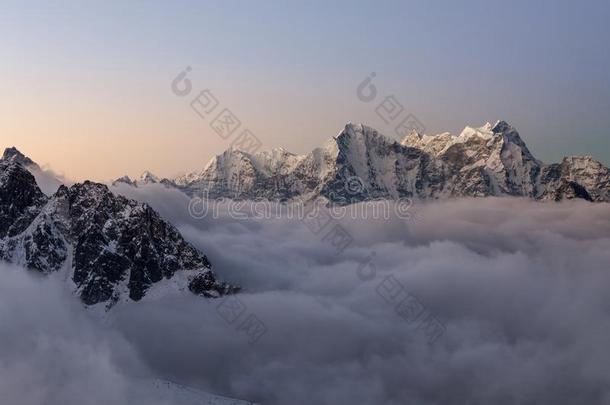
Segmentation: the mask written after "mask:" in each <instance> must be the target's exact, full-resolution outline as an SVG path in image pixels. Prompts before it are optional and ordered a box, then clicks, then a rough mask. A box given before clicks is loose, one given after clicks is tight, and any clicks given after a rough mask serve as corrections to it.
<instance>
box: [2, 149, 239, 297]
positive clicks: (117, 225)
mask: <svg viewBox="0 0 610 405" xmlns="http://www.w3.org/2000/svg"><path fill="white" fill-rule="evenodd" d="M5 156H6V153H5ZM12 156H16V155H12ZM0 214H1V216H0V259H2V260H5V261H9V262H13V263H16V264H21V265H24V266H25V267H27V268H29V269H32V270H36V271H38V272H41V273H52V272H57V271H60V270H62V269H64V270H65V271H67V272H69V276H70V277H69V278H70V280H71V281H72V282H73V284H74V288H75V290H76V293H77V294H78V295H79V297H80V298H81V299H82V301H83V302H84V303H85V304H87V305H94V304H99V303H105V304H106V306H107V307H110V306H112V305H113V304H114V303H116V302H117V301H119V300H127V299H130V300H133V301H139V300H141V299H142V298H143V297H144V296H145V295H146V293H147V291H148V290H149V289H150V288H151V287H153V286H157V285H159V284H160V283H163V282H164V281H167V280H170V279H173V278H175V277H182V278H184V281H185V287H188V288H189V289H190V290H191V291H192V292H194V293H196V294H199V295H203V296H207V297H218V296H220V295H224V294H230V293H234V292H236V291H237V288H235V287H233V286H230V285H228V284H226V283H221V282H219V281H217V279H216V276H215V274H214V273H213V272H212V271H211V265H210V262H209V261H208V259H207V257H206V256H205V255H203V254H201V253H200V252H199V251H197V249H195V248H194V247H193V246H191V245H190V244H189V243H187V242H186V241H185V240H184V239H183V238H182V236H181V235H180V233H179V232H178V231H177V230H176V229H175V228H174V227H173V226H172V225H171V224H169V223H167V222H166V221H164V220H163V219H162V218H161V217H160V216H159V215H158V214H157V213H156V212H155V211H154V210H153V209H152V208H151V207H150V206H148V205H147V204H143V203H139V202H137V201H134V200H129V199H127V198H125V197H122V196H117V195H114V194H113V193H111V192H110V190H109V189H108V187H107V186H105V185H103V184H98V183H93V182H90V181H86V182H84V183H81V184H75V185H73V186H71V187H69V188H68V187H66V186H61V187H60V188H59V190H58V191H57V192H56V193H55V194H54V195H53V196H51V197H47V196H45V195H44V194H43V193H42V192H41V191H40V189H39V188H38V186H37V185H36V181H35V179H34V177H33V175H32V174H31V173H30V172H29V171H28V170H27V169H26V168H25V167H23V165H22V164H21V162H20V161H19V160H17V159H13V158H10V159H6V160H4V159H3V160H0Z"/></svg>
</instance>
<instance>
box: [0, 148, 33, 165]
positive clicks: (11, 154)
mask: <svg viewBox="0 0 610 405" xmlns="http://www.w3.org/2000/svg"><path fill="white" fill-rule="evenodd" d="M1 160H4V161H7V162H8V161H12V162H18V163H20V164H21V165H23V166H24V167H32V168H38V169H39V168H40V167H39V166H38V164H36V163H35V162H34V161H33V160H32V159H30V158H29V157H27V156H25V155H24V154H23V153H21V152H20V151H19V150H18V149H17V148H16V147H14V146H13V147H10V148H6V149H5V150H4V153H3V154H2V159H1Z"/></svg>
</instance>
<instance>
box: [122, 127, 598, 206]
mask: <svg viewBox="0 0 610 405" xmlns="http://www.w3.org/2000/svg"><path fill="white" fill-rule="evenodd" d="M145 173H148V172H145ZM148 174H149V175H150V173H148ZM147 177H148V178H150V177H151V176H147ZM152 177H154V178H156V177H155V176H152ZM156 179H157V181H147V182H143V181H132V180H131V179H129V178H128V177H127V178H126V179H125V178H123V180H121V179H117V180H116V181H115V182H113V184H115V185H116V184H118V183H120V182H123V183H126V184H130V185H135V186H137V185H144V184H150V183H161V184H164V185H166V186H168V187H173V188H176V189H178V190H180V191H182V192H184V193H186V194H187V195H189V196H192V197H193V196H199V197H200V196H201V195H202V194H206V195H207V196H208V197H209V198H238V199H261V198H262V199H267V200H273V201H287V200H294V199H304V200H312V199H315V198H319V197H323V198H325V199H327V200H328V201H329V202H331V203H337V204H351V203H355V202H360V201H367V200H375V199H398V198H413V199H418V200H435V199H446V198H459V197H486V196H520V197H527V198H532V199H536V200H553V201H560V200H562V199H571V198H582V199H586V200H589V201H595V202H602V201H603V202H608V201H610V170H609V169H608V168H607V167H605V166H604V165H603V164H601V163H600V162H598V161H596V160H594V159H593V158H592V157H591V156H568V157H565V158H564V159H563V160H562V161H561V162H560V163H550V164H547V163H543V162H542V161H540V160H538V159H537V158H536V157H534V156H533V154H532V153H531V152H530V150H529V149H528V147H527V145H526V143H525V142H524V141H523V139H522V138H521V136H520V134H519V132H518V131H517V130H516V129H515V128H514V127H512V126H511V125H510V124H508V123H507V122H505V121H497V122H496V123H495V124H493V125H492V124H490V123H486V124H484V125H483V126H481V127H468V126H467V127H466V128H464V130H463V131H462V132H461V133H460V134H459V135H452V134H450V133H448V132H445V133H441V134H438V135H434V136H431V135H425V134H419V133H417V132H411V133H409V134H407V135H406V136H405V137H404V138H403V139H402V140H401V141H400V142H398V141H396V140H394V139H391V138H388V137H386V136H384V135H383V134H381V133H380V132H378V131H377V130H375V129H374V128H371V127H368V126H366V125H363V124H352V123H348V124H346V125H345V127H344V128H343V130H342V131H341V132H340V133H339V134H338V135H337V136H336V137H332V138H331V139H329V140H328V141H327V142H326V143H325V144H324V145H323V146H321V147H319V148H315V149H314V150H312V151H311V152H310V153H308V154H304V155H296V154H293V153H290V152H288V151H285V150H284V149H282V148H276V149H273V150H271V151H266V152H259V153H255V154H252V153H249V152H248V151H243V150H239V149H235V148H229V149H227V150H226V151H225V152H223V153H222V154H220V155H217V156H215V157H213V158H212V159H211V160H210V161H209V162H208V164H206V165H205V166H204V168H203V169H202V170H198V171H194V172H192V173H188V174H186V175H183V176H179V177H176V178H173V179H161V180H158V178H156Z"/></svg>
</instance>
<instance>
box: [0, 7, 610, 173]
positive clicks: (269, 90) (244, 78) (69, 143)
mask: <svg viewBox="0 0 610 405" xmlns="http://www.w3.org/2000/svg"><path fill="white" fill-rule="evenodd" d="M49 3H52V4H49ZM608 21H610V2H608V1H588V2H581V3H576V2H563V1H553V2H552V1H538V2H525V1H514V2H505V1H503V2H500V1H469V2H459V4H458V2H449V1H443V2H441V1H436V2H433V1H376V2H373V1H369V2H367V1H349V2H348V1H332V2H322V1H309V2H280V1H233V2H220V1H209V2H208V1H174V2H171V4H170V2H162V1H146V2H145V1H106V2H102V1H100V2H88V1H84V2H72V4H71V3H70V2H62V1H56V2H28V1H8V2H7V1H5V2H3V3H2V5H0V38H1V39H0V52H2V55H3V57H2V62H0V73H1V74H2V78H1V79H0V91H2V96H1V97H0V108H1V111H2V113H1V114H2V118H3V119H2V120H0V134H1V135H0V137H2V139H1V140H2V141H3V142H2V144H3V145H2V146H4V144H15V145H17V146H19V147H21V148H22V149H25V150H24V152H26V153H28V154H30V155H32V156H33V157H34V158H35V159H36V158H37V160H39V161H41V162H42V163H50V164H51V165H52V166H53V167H56V168H58V169H60V170H61V171H64V172H66V174H69V175H73V176H75V177H92V178H97V179H102V178H110V177H113V176H115V175H119V174H122V173H120V172H122V171H124V172H126V173H128V174H132V175H134V174H137V172H139V171H142V170H144V169H150V170H152V171H156V172H158V173H159V174H161V175H172V174H176V173H177V172H180V171H189V170H194V169H196V168H200V167H202V166H203V165H204V164H205V162H206V161H207V160H208V159H209V158H210V157H211V156H212V155H214V154H217V153H220V152H222V150H224V149H225V148H226V147H227V146H228V144H227V142H226V141H225V140H223V139H220V138H218V137H217V136H216V135H215V134H214V133H213V132H212V131H211V130H210V129H209V126H208V125H207V123H202V122H200V121H198V117H196V116H194V114H193V112H192V110H190V108H189V107H188V103H185V102H184V101H183V100H179V99H177V98H176V97H175V96H174V95H173V94H172V93H171V92H170V91H169V83H170V82H171V80H172V79H173V77H175V76H176V75H177V74H178V73H179V72H180V71H181V70H182V69H183V68H184V67H185V66H187V65H189V66H192V67H193V72H192V79H193V83H194V86H195V87H198V88H202V89H203V88H210V89H212V90H213V91H214V94H216V95H217V96H218V98H219V99H220V100H221V102H222V103H223V104H225V105H227V106H229V107H230V109H231V110H232V111H234V112H235V114H236V115H238V116H239V118H240V119H241V121H242V122H243V123H244V125H247V126H248V127H249V128H250V129H251V130H252V131H253V132H255V133H256V134H257V136H258V137H259V138H261V140H262V141H263V143H264V145H265V147H267V148H272V147H276V146H283V147H285V148H286V149H289V150H292V151H294V152H306V151H308V150H309V149H311V148H313V147H315V146H317V145H319V144H320V143H322V142H323V141H324V140H326V139H327V138H329V137H330V136H332V135H335V134H336V133H337V132H338V131H339V130H340V129H341V128H342V126H343V125H344V124H345V123H346V122H347V121H353V122H364V123H368V124H369V125H372V126H374V127H377V128H378V129H379V130H381V131H382V132H388V133H391V132H392V127H391V126H387V125H386V124H385V123H384V122H382V121H381V120H380V119H379V117H378V116H377V115H376V114H375V111H374V109H375V108H374V107H375V106H374V105H372V104H366V103H363V102H361V101H360V100H358V99H357V98H356V96H355V89H356V87H357V85H358V84H359V83H360V82H361V81H362V80H363V79H364V77H365V76H367V75H368V74H369V73H370V72H375V73H376V74H377V76H376V79H375V85H376V86H377V87H378V89H379V91H380V94H381V95H384V96H385V95H390V94H392V95H395V96H396V98H397V99H398V100H399V101H400V102H401V104H403V105H404V107H405V109H406V110H407V111H409V112H411V113H413V114H415V115H416V116H417V117H418V118H419V119H420V121H422V122H423V123H424V124H425V127H426V129H427V132H429V133H438V132H442V131H446V130H449V131H452V132H459V131H460V130H461V129H462V128H463V127H464V126H465V125H481V124H483V123H484V122H485V121H493V120H496V119H504V120H507V121H509V122H510V123H512V124H513V125H514V126H516V127H517V129H518V130H520V132H521V133H522V136H523V137H524V139H525V140H526V142H527V143H528V145H529V146H530V149H532V151H533V152H534V154H535V155H536V156H538V157H539V158H541V159H543V160H546V161H555V160H558V159H560V158H561V157H562V156H564V155H567V154H591V155H593V156H595V157H596V158H598V159H599V160H602V161H603V162H605V163H606V164H608V163H610V146H609V143H608V135H609V133H610V114H609V113H608V112H609V111H610V75H609V74H608V72H610V49H609V48H610V46H609V45H608V42H609V41H608V39H609V38H610V28H609V24H608ZM97 155H100V156H103V157H104V159H105V160H104V159H101V158H99V159H98V158H95V157H96V156H97Z"/></svg>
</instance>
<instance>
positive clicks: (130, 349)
mask: <svg viewBox="0 0 610 405" xmlns="http://www.w3.org/2000/svg"><path fill="white" fill-rule="evenodd" d="M113 190H114V191H115V192H119V193H122V194H125V195H128V196H129V197H132V198H136V199H139V200H141V201H146V202H148V203H150V204H151V205H152V206H153V207H154V208H155V209H156V210H157V211H159V212H160V213H161V215H162V216H163V217H165V218H166V219H168V220H169V221H170V222H172V223H173V224H174V225H175V226H176V227H177V228H178V229H179V230H180V231H181V232H182V234H183V235H184V236H185V238H186V239H187V240H189V241H190V242H191V243H192V244H194V245H195V246H196V247H197V248H199V249H200V250H201V251H202V252H204V253H205V254H206V255H207V256H208V258H209V259H210V261H211V262H212V264H213V270H214V271H215V272H216V273H217V274H218V275H219V277H220V278H221V279H223V280H226V281H230V282H232V283H235V284H238V285H240V286H241V287H243V289H244V290H243V292H242V293H241V294H239V295H238V296H237V297H238V299H239V303H240V305H241V312H240V317H239V318H237V319H233V318H228V317H227V314H226V312H225V311H223V305H224V304H223V303H225V301H223V300H208V299H204V298H201V297H196V296H193V295H192V294H190V293H188V292H181V293H176V294H168V295H166V296H164V297H155V298H150V299H145V300H143V301H142V302H139V303H133V304H131V305H121V306H118V307H116V308H113V309H112V310H111V311H110V313H108V314H107V316H105V317H104V319H103V320H100V319H98V318H96V317H95V316H92V314H91V313H90V312H91V311H86V310H84V309H83V308H82V306H81V304H80V303H79V302H78V301H77V299H76V298H75V297H73V296H71V295H70V294H67V293H66V291H65V288H62V286H61V284H62V283H61V280H58V278H53V277H51V278H42V277H37V276H36V275H35V274H32V273H30V272H26V271H24V270H22V269H15V268H8V267H7V268H5V267H6V266H3V268H2V269H0V270H1V271H2V273H4V274H6V275H5V276H3V277H2V282H1V283H0V322H1V325H2V327H1V329H0V403H19V404H83V403H86V404H98V403H99V404H101V403H127V402H125V401H127V399H126V398H129V392H130V386H132V385H134V384H137V381H139V379H141V378H148V377H151V378H152V377H158V378H165V379H168V380H172V381H177V382H180V383H182V384H185V385H188V386H191V387H196V388H199V389H202V390H206V391H208V392H213V393H218V394H223V395H226V396H230V397H235V398H245V399H249V400H252V401H256V402H258V403H261V404H265V405H273V404H279V405H301V404H308V405H309V404H319V405H324V404H329V405H330V404H332V405H337V404H341V405H342V404H350V405H352V404H371V405H373V404H374V405H399V404H400V405H410V404H413V405H415V404H417V405H432V404H437V405H448V404H490V403H493V404H537V405H540V404H549V405H551V404H552V405H561V404H576V403H578V404H606V403H610V353H609V352H608V350H606V348H607V345H608V341H609V338H610V294H609V293H608V286H609V285H610V269H608V263H610V205H608V204H590V203H586V202H580V201H572V202H564V203H537V202H532V201H526V200H523V199H512V198H489V199H478V200H475V199H465V200H457V201H447V202H437V203H427V204H422V203H416V204H415V205H414V206H413V207H412V208H411V210H412V211H411V213H412V215H411V216H410V217H407V218H405V217H398V216H396V215H392V216H391V218H390V219H387V220H385V219H372V218H370V217H369V218H367V219H364V218H357V219H353V218H349V217H347V218H342V219H340V218H334V219H333V220H332V221H333V222H332V224H331V225H333V226H334V225H336V224H338V225H340V226H341V227H342V229H344V230H345V231H346V232H347V233H348V234H349V235H350V237H351V238H352V239H353V241H352V242H351V243H350V245H349V246H348V247H346V248H345V249H344V250H342V251H338V249H337V248H336V246H334V245H333V244H332V243H331V241H330V240H329V239H328V238H325V237H324V232H318V233H315V232H314V231H312V229H311V226H308V224H307V223H305V222H304V221H302V220H300V219H298V218H285V217H274V218H270V219H255V218H249V219H235V218H232V217H231V216H230V215H220V216H219V217H218V218H212V217H204V218H201V217H199V218H194V217H193V216H192V215H191V214H190V213H189V199H188V198H187V197H185V196H184V195H183V194H180V193H178V192H176V191H173V190H169V189H165V188H163V187H161V186H147V187H140V188H131V187H127V186H119V187H118V188H114V189H113ZM220 212H221V213H222V212H226V211H223V210H220ZM388 280H392V281H393V282H397V283H400V284H399V285H400V286H401V291H400V294H402V295H401V297H402V296H406V297H409V299H411V300H413V302H416V303H417V307H418V308H420V309H422V311H423V313H425V316H426V317H428V319H433V320H434V322H435V323H434V325H436V326H439V325H440V329H439V328H438V327H437V328H434V329H432V332H431V330H430V329H429V328H428V326H429V324H422V323H421V322H419V320H414V319H413V318H414V317H405V316H404V315H405V314H404V313H402V312H400V311H397V308H396V305H394V304H395V302H389V301H388V295H389V294H390V295H391V293H389V290H388V282H389V281H388ZM395 285H396V284H394V286H395ZM393 291H396V290H393ZM248 317H250V318H251V319H256V320H257V321H258V322H260V323H259V326H261V325H262V327H263V329H259V331H260V330H263V331H264V333H262V334H261V333H259V334H258V335H257V336H256V339H255V340H256V341H254V342H253V341H252V340H253V339H252V336H251V335H249V334H248V330H247V328H243V327H241V326H242V325H243V323H242V321H244V320H245V319H248ZM252 317H253V318H252ZM439 331H440V333H437V332H439ZM142 401H143V402H142V403H144V402H146V403H153V404H154V403H155V399H154V397H152V395H151V398H146V399H145V400H144V399H143V400H142ZM130 403H133V402H130Z"/></svg>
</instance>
